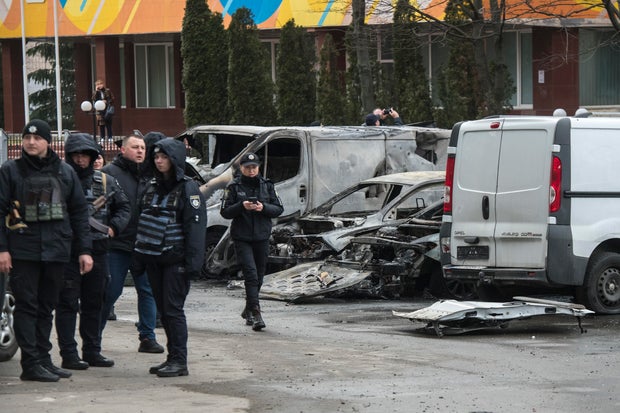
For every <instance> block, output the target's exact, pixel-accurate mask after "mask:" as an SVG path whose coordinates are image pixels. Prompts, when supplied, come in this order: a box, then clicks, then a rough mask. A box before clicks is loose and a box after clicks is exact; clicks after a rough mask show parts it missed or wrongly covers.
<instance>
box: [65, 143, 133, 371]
mask: <svg viewBox="0 0 620 413" xmlns="http://www.w3.org/2000/svg"><path fill="white" fill-rule="evenodd" d="M98 155H99V148H98V147H97V144H95V141H94V139H93V138H92V136H90V135H88V134H85V133H74V134H71V135H69V137H68V138H67V140H66V141H65V162H67V163H68V164H69V165H70V166H71V167H72V168H73V170H74V171H75V172H76V174H77V176H78V178H79V179H80V183H81V185H82V190H83V192H84V195H85V197H86V201H87V202H88V205H89V209H90V222H89V223H90V235H91V238H92V242H93V262H94V264H93V269H92V271H90V272H88V273H86V274H84V275H81V274H80V271H79V265H78V260H77V253H76V247H75V245H74V247H73V248H72V254H71V255H72V256H71V261H70V262H69V264H68V265H67V266H66V267H65V272H64V280H63V287H62V289H61V291H60V298H59V301H58V307H57V308H56V333H57V335H58V346H59V347H60V355H61V357H62V367H63V368H66V369H70V370H85V369H87V368H88V367H89V366H94V367H112V366H113V365H114V361H112V360H110V359H108V358H106V357H104V356H102V355H101V332H100V331H101V330H100V326H101V317H102V314H101V312H102V308H103V302H104V299H105V291H106V287H107V283H108V278H109V266H108V250H109V248H110V239H112V238H114V236H116V235H117V234H119V233H120V232H121V231H122V230H123V229H125V227H126V226H127V223H128V222H129V218H130V216H131V205H130V204H129V199H128V198H127V196H126V195H125V193H124V192H123V190H122V189H121V188H120V186H119V185H118V182H117V181H116V179H114V177H113V176H111V175H108V174H106V173H103V172H101V171H99V170H95V169H94V166H93V165H94V163H95V160H96V159H97V156H98ZM74 244H75V242H74ZM78 312H79V314H80V327H79V331H80V337H81V338H82V359H80V357H79V355H78V350H77V342H76V341H75V326H76V319H77V314H78Z"/></svg>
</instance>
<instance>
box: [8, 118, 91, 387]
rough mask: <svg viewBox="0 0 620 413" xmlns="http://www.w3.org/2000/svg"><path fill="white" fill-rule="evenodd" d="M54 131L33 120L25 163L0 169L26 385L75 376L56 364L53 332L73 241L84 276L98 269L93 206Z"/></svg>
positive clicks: (25, 141)
mask: <svg viewBox="0 0 620 413" xmlns="http://www.w3.org/2000/svg"><path fill="white" fill-rule="evenodd" d="M51 139H52V135H51V130H50V126H49V125H48V124H47V123H46V122H44V121H42V120H39V119H33V120H31V121H30V122H28V124H27V125H26V126H25V127H24V130H23V132H22V155H21V158H19V159H15V160H9V161H7V162H5V163H4V164H3V165H2V168H0V271H1V272H7V273H8V272H9V271H10V276H9V282H10V286H11V290H12V291H13V294H14V296H15V313H14V316H15V318H14V322H15V324H14V325H15V337H16V339H17V343H18V344H19V347H20V349H21V366H22V374H21V376H20V378H21V379H22V380H34V381H47V382H53V381H58V380H59V378H61V377H62V378H67V377H70V376H71V372H70V371H68V370H65V369H62V368H59V367H57V366H55V365H54V364H52V360H51V357H50V354H49V353H50V350H51V349H52V343H51V342H50V333H51V330H52V312H53V311H54V308H55V307H56V303H57V301H58V295H59V291H60V286H61V284H62V275H63V272H64V267H65V264H66V263H68V262H69V259H70V253H71V242H72V239H75V244H74V251H75V255H76V256H77V257H78V258H77V260H78V261H77V262H78V265H79V272H80V273H81V274H85V273H87V272H89V271H90V270H91V269H92V266H93V260H92V257H91V239H90V236H89V230H88V205H87V203H86V199H85V197H84V193H83V192H82V188H81V186H80V182H79V179H78V177H77V175H76V174H75V171H74V170H73V168H71V167H70V166H69V165H67V164H66V163H64V162H62V161H61V159H60V158H59V157H58V155H57V154H56V152H54V151H53V150H52V149H51V148H50V142H51Z"/></svg>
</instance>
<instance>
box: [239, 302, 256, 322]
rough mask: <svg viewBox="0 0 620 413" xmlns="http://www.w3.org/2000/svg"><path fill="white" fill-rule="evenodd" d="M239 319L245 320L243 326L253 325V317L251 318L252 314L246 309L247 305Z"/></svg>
mask: <svg viewBox="0 0 620 413" xmlns="http://www.w3.org/2000/svg"><path fill="white" fill-rule="evenodd" d="M241 318H243V319H244V320H245V324H246V325H248V326H251V325H253V324H254V317H253V316H252V312H251V311H250V310H249V309H248V306H247V305H246V306H245V308H244V309H243V312H242V313H241Z"/></svg>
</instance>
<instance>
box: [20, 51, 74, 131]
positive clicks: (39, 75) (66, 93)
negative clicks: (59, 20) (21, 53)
mask: <svg viewBox="0 0 620 413" xmlns="http://www.w3.org/2000/svg"><path fill="white" fill-rule="evenodd" d="M26 54H27V55H28V56H30V57H35V56H39V57H41V58H42V59H43V61H44V62H45V65H44V67H42V68H40V69H37V70H34V71H33V72H31V73H29V74H28V80H29V81H31V82H34V83H35V84H37V85H39V86H40V87H41V88H40V89H39V90H37V91H36V92H34V93H31V94H30V95H29V98H28V99H29V102H30V107H31V108H32V111H31V113H30V118H37V119H43V120H45V121H47V122H48V123H49V124H50V125H54V124H56V123H57V110H56V109H57V105H56V52H55V46H54V43H53V42H37V43H36V44H35V45H34V46H33V47H31V48H28V49H27V50H26ZM58 55H59V58H60V89H61V96H60V103H61V111H62V125H63V128H66V129H73V128H75V120H74V118H73V110H74V105H75V100H76V96H75V69H74V64H73V43H72V42H68V41H62V40H61V41H59V44H58Z"/></svg>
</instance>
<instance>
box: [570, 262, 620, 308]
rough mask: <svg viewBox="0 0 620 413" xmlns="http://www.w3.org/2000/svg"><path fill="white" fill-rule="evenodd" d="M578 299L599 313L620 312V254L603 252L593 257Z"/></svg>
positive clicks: (578, 290)
mask: <svg viewBox="0 0 620 413" xmlns="http://www.w3.org/2000/svg"><path fill="white" fill-rule="evenodd" d="M577 300H578V301H579V302H580V303H581V304H583V305H585V306H586V307H587V308H588V309H590V310H592V311H595V312H596V313H599V314H620V254H616V253H613V252H602V253H599V254H597V255H596V256H594V257H592V259H591V261H590V264H589V265H588V269H587V271H586V276H585V279H584V281H583V285H582V286H581V287H579V288H578V289H577Z"/></svg>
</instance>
